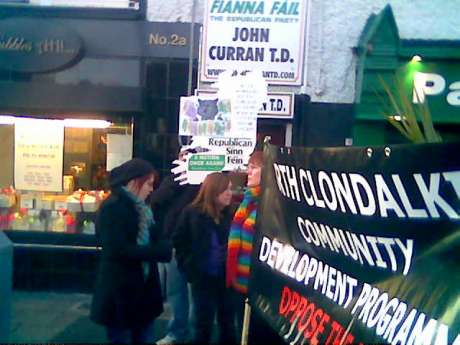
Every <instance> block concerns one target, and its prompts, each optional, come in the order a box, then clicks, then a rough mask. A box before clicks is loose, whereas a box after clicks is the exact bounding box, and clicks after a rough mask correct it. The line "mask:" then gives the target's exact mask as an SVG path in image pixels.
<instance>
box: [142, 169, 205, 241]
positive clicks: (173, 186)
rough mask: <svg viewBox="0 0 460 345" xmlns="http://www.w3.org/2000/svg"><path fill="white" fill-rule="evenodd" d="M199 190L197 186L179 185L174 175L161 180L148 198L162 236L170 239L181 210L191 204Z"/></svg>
mask: <svg viewBox="0 0 460 345" xmlns="http://www.w3.org/2000/svg"><path fill="white" fill-rule="evenodd" d="M199 189H200V186H199V185H190V184H186V185H180V184H179V183H178V182H176V181H174V175H169V176H167V177H165V178H164V179H163V181H162V182H161V185H160V186H159V187H158V189H156V190H154V191H153V193H152V196H151V198H150V201H151V206H152V209H153V212H154V213H155V221H156V222H157V224H158V226H159V228H160V229H162V231H163V234H164V235H165V236H167V237H168V238H170V237H171V236H172V233H173V231H174V228H175V227H176V223H177V220H178V219H179V216H180V213H181V212H182V210H183V209H184V208H185V207H186V206H187V205H188V204H190V203H191V202H192V200H193V199H194V198H195V196H196V195H197V194H198V191H199Z"/></svg>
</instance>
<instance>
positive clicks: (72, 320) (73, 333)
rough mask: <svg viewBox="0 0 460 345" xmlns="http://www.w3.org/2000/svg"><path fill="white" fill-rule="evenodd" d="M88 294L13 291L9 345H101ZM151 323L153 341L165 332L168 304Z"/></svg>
mask: <svg viewBox="0 0 460 345" xmlns="http://www.w3.org/2000/svg"><path fill="white" fill-rule="evenodd" d="M90 303H91V295H88V294H78V293H57V292H56V293H54V292H26V291H14V292H13V301H12V319H11V332H10V337H9V342H10V343H27V344H38V343H41V344H43V343H54V344H63V343H74V344H75V343H80V344H81V343H92V344H101V343H105V342H106V341H107V340H106V337H105V330H104V328H103V327H101V326H99V325H97V324H95V323H93V322H92V321H90V320H89V316H88V315H89V307H90ZM165 309H166V310H165V312H164V313H163V314H162V315H161V316H160V317H159V318H158V319H157V322H156V324H155V328H156V336H157V337H156V338H157V339H159V338H161V337H162V336H163V335H164V334H165V332H166V325H167V322H168V320H169V317H170V312H169V310H168V309H169V308H168V305H166V306H165Z"/></svg>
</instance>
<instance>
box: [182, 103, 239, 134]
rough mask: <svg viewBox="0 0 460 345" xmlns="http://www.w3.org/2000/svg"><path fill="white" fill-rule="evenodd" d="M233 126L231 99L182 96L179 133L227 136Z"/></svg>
mask: <svg viewBox="0 0 460 345" xmlns="http://www.w3.org/2000/svg"><path fill="white" fill-rule="evenodd" d="M231 128H232V105H231V101H230V99H221V98H218V97H198V96H192V97H181V100H180V113H179V135H187V136H197V135H200V136H222V137H227V136H229V133H230V131H231Z"/></svg>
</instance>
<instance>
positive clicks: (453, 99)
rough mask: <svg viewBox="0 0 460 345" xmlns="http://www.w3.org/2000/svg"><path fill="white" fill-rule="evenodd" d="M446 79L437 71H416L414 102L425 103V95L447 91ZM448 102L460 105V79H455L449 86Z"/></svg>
mask: <svg viewBox="0 0 460 345" xmlns="http://www.w3.org/2000/svg"><path fill="white" fill-rule="evenodd" d="M446 86H447V85H446V79H445V78H444V77H443V76H442V75H440V74H436V73H422V72H415V73H414V88H413V99H412V101H413V102H414V103H424V102H425V96H436V95H441V94H442V93H444V91H446ZM447 90H448V91H447V94H446V102H447V103H448V104H450V105H452V106H457V107H458V106H460V81H454V82H453V83H451V84H450V85H448V87H447Z"/></svg>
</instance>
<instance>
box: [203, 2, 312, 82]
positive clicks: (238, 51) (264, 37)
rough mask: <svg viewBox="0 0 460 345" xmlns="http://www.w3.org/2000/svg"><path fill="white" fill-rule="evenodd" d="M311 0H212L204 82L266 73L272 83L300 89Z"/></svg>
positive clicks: (206, 26) (207, 10) (207, 19)
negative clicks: (222, 75) (224, 74)
mask: <svg viewBox="0 0 460 345" xmlns="http://www.w3.org/2000/svg"><path fill="white" fill-rule="evenodd" d="M307 5H308V0H284V1H275V0H264V1H262V0H260V1H218V0H207V1H206V8H205V15H204V32H203V44H202V51H201V57H202V58H201V80H202V81H214V80H216V79H217V77H218V75H219V74H220V73H221V72H222V71H224V70H231V71H233V70H237V71H245V70H246V71H261V72H262V73H263V77H264V78H265V79H266V80H267V82H268V83H269V84H278V85H301V84H302V68H303V66H304V62H305V61H304V50H305V34H306V32H305V30H306V21H307Z"/></svg>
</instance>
